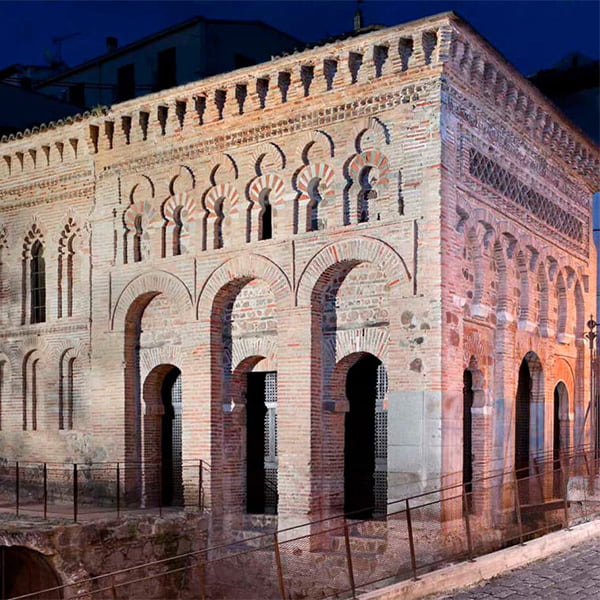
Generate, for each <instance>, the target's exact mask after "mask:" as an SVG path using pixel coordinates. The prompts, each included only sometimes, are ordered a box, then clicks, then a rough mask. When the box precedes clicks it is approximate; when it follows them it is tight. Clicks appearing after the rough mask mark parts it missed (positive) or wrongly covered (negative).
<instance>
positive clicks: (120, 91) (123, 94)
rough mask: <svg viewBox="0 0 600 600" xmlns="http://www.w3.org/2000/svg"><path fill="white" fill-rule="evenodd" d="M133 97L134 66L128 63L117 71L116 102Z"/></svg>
mask: <svg viewBox="0 0 600 600" xmlns="http://www.w3.org/2000/svg"><path fill="white" fill-rule="evenodd" d="M131 98H135V66H134V65H133V64H132V63H130V64H128V65H124V66H122V67H121V68H119V70H118V71H117V102H123V101H124V100H129V99H131Z"/></svg>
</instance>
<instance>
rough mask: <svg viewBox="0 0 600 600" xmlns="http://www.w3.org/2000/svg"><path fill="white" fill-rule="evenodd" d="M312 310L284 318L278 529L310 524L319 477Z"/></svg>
mask: <svg viewBox="0 0 600 600" xmlns="http://www.w3.org/2000/svg"><path fill="white" fill-rule="evenodd" d="M311 323H312V320H311V308H310V307H295V308H291V309H289V310H287V311H285V312H282V314H281V319H280V325H279V327H278V330H279V332H280V333H279V347H278V353H279V356H278V366H279V369H278V379H277V381H278V403H277V404H278V406H277V429H278V457H279V468H278V486H279V528H280V529H281V528H285V527H290V526H293V525H298V524H300V523H306V522H307V521H309V520H310V518H311V495H312V493H313V479H314V476H315V474H316V467H317V465H316V464H315V461H314V460H313V459H314V458H315V457H313V456H312V454H313V452H312V450H311V445H312V446H313V447H314V446H315V445H316V444H317V442H318V440H317V432H316V431H313V430H314V429H315V427H313V415H320V411H321V406H320V404H321V402H320V394H319V391H320V381H318V382H317V381H315V380H316V379H317V377H316V375H317V370H316V369H315V361H314V360H313V358H312V356H311V355H312V354H314V352H315V350H314V348H313V343H312V339H311V338H312V335H311Z"/></svg>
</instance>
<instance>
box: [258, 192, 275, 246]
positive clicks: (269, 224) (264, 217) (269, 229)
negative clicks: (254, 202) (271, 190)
mask: <svg viewBox="0 0 600 600" xmlns="http://www.w3.org/2000/svg"><path fill="white" fill-rule="evenodd" d="M260 204H261V211H260V217H259V221H260V222H259V230H258V239H259V240H270V239H271V238H272V237H273V207H272V206H271V203H270V202H269V194H268V192H266V193H265V194H264V195H263V198H262V200H261V202H260Z"/></svg>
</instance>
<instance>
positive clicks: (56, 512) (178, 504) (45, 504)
mask: <svg viewBox="0 0 600 600" xmlns="http://www.w3.org/2000/svg"><path fill="white" fill-rule="evenodd" d="M162 471H163V465H162V463H161V462H138V463H135V462H127V463H122V462H104V463H85V464H81V463H74V464H64V463H61V464H58V463H49V462H40V463H37V462H23V461H16V462H8V461H4V462H2V463H0V511H2V512H11V513H13V514H15V515H16V516H35V517H40V518H43V519H50V518H61V519H71V520H72V521H73V522H78V521H79V520H81V519H92V518H99V517H102V516H106V517H109V516H116V517H117V518H120V517H121V516H122V514H123V513H130V512H132V511H136V512H137V511H153V512H158V513H159V514H162V511H163V509H176V508H183V506H184V500H185V505H186V506H187V507H188V508H189V507H191V506H195V507H197V508H198V510H200V511H203V510H204V508H205V481H206V476H207V474H209V473H210V465H208V463H206V461H203V460H195V461H184V462H183V463H182V466H181V477H182V482H181V484H182V485H183V487H184V489H185V491H186V493H185V499H184V498H179V499H177V497H176V496H177V495H176V494H175V495H174V494H171V501H169V498H165V487H164V486H163V482H162ZM132 473H133V474H134V475H133V479H134V481H133V484H132V483H131V479H132ZM173 499H175V502H173V501H172V500H173Z"/></svg>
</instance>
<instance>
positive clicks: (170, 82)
mask: <svg viewBox="0 0 600 600" xmlns="http://www.w3.org/2000/svg"><path fill="white" fill-rule="evenodd" d="M157 61H158V63H157V69H156V89H157V90H164V89H166V88H171V87H175V86H176V85H177V54H176V49H175V47H172V48H167V49H166V50H162V51H161V52H159V53H158V55H157Z"/></svg>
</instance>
